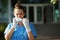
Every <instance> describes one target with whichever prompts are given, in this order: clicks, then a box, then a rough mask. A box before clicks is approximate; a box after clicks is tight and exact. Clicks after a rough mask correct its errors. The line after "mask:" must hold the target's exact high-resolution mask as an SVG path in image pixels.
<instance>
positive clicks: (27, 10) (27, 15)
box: [26, 6, 29, 19]
mask: <svg viewBox="0 0 60 40" xmlns="http://www.w3.org/2000/svg"><path fill="white" fill-rule="evenodd" d="M26 17H27V18H28V19H29V6H26Z"/></svg>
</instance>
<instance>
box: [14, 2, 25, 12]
mask: <svg viewBox="0 0 60 40" xmlns="http://www.w3.org/2000/svg"><path fill="white" fill-rule="evenodd" d="M15 8H17V9H22V10H23V11H24V12H25V9H24V7H23V6H22V5H21V3H16V4H15V7H14V9H15Z"/></svg>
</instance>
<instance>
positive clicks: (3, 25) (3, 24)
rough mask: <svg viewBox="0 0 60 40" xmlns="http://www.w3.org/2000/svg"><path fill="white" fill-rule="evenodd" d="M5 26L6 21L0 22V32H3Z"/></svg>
mask: <svg viewBox="0 0 60 40" xmlns="http://www.w3.org/2000/svg"><path fill="white" fill-rule="evenodd" d="M6 26H7V23H0V32H3V31H4V30H5V28H6Z"/></svg>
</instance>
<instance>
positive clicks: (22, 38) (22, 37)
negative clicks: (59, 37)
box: [4, 23, 37, 40]
mask: <svg viewBox="0 0 60 40" xmlns="http://www.w3.org/2000/svg"><path fill="white" fill-rule="evenodd" d="M12 25H13V24H12V23H9V24H8V26H7V28H6V29H5V32H4V34H6V33H7V32H8V31H9V30H10V28H11V27H12ZM29 25H30V28H31V32H32V34H33V36H34V37H35V38H36V36H37V34H36V31H35V28H34V25H33V24H31V23H29ZM11 40H28V35H27V32H26V29H25V27H24V26H21V27H20V25H18V24H17V25H16V28H15V30H14V32H13V35H12V37H11Z"/></svg>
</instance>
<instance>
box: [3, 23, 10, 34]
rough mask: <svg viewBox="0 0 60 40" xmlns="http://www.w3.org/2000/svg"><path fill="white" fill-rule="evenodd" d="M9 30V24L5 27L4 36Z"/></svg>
mask: <svg viewBox="0 0 60 40" xmlns="http://www.w3.org/2000/svg"><path fill="white" fill-rule="evenodd" d="M10 28H11V23H9V24H8V26H7V27H6V29H5V31H4V34H6V33H7V32H8V31H9V30H10Z"/></svg>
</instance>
